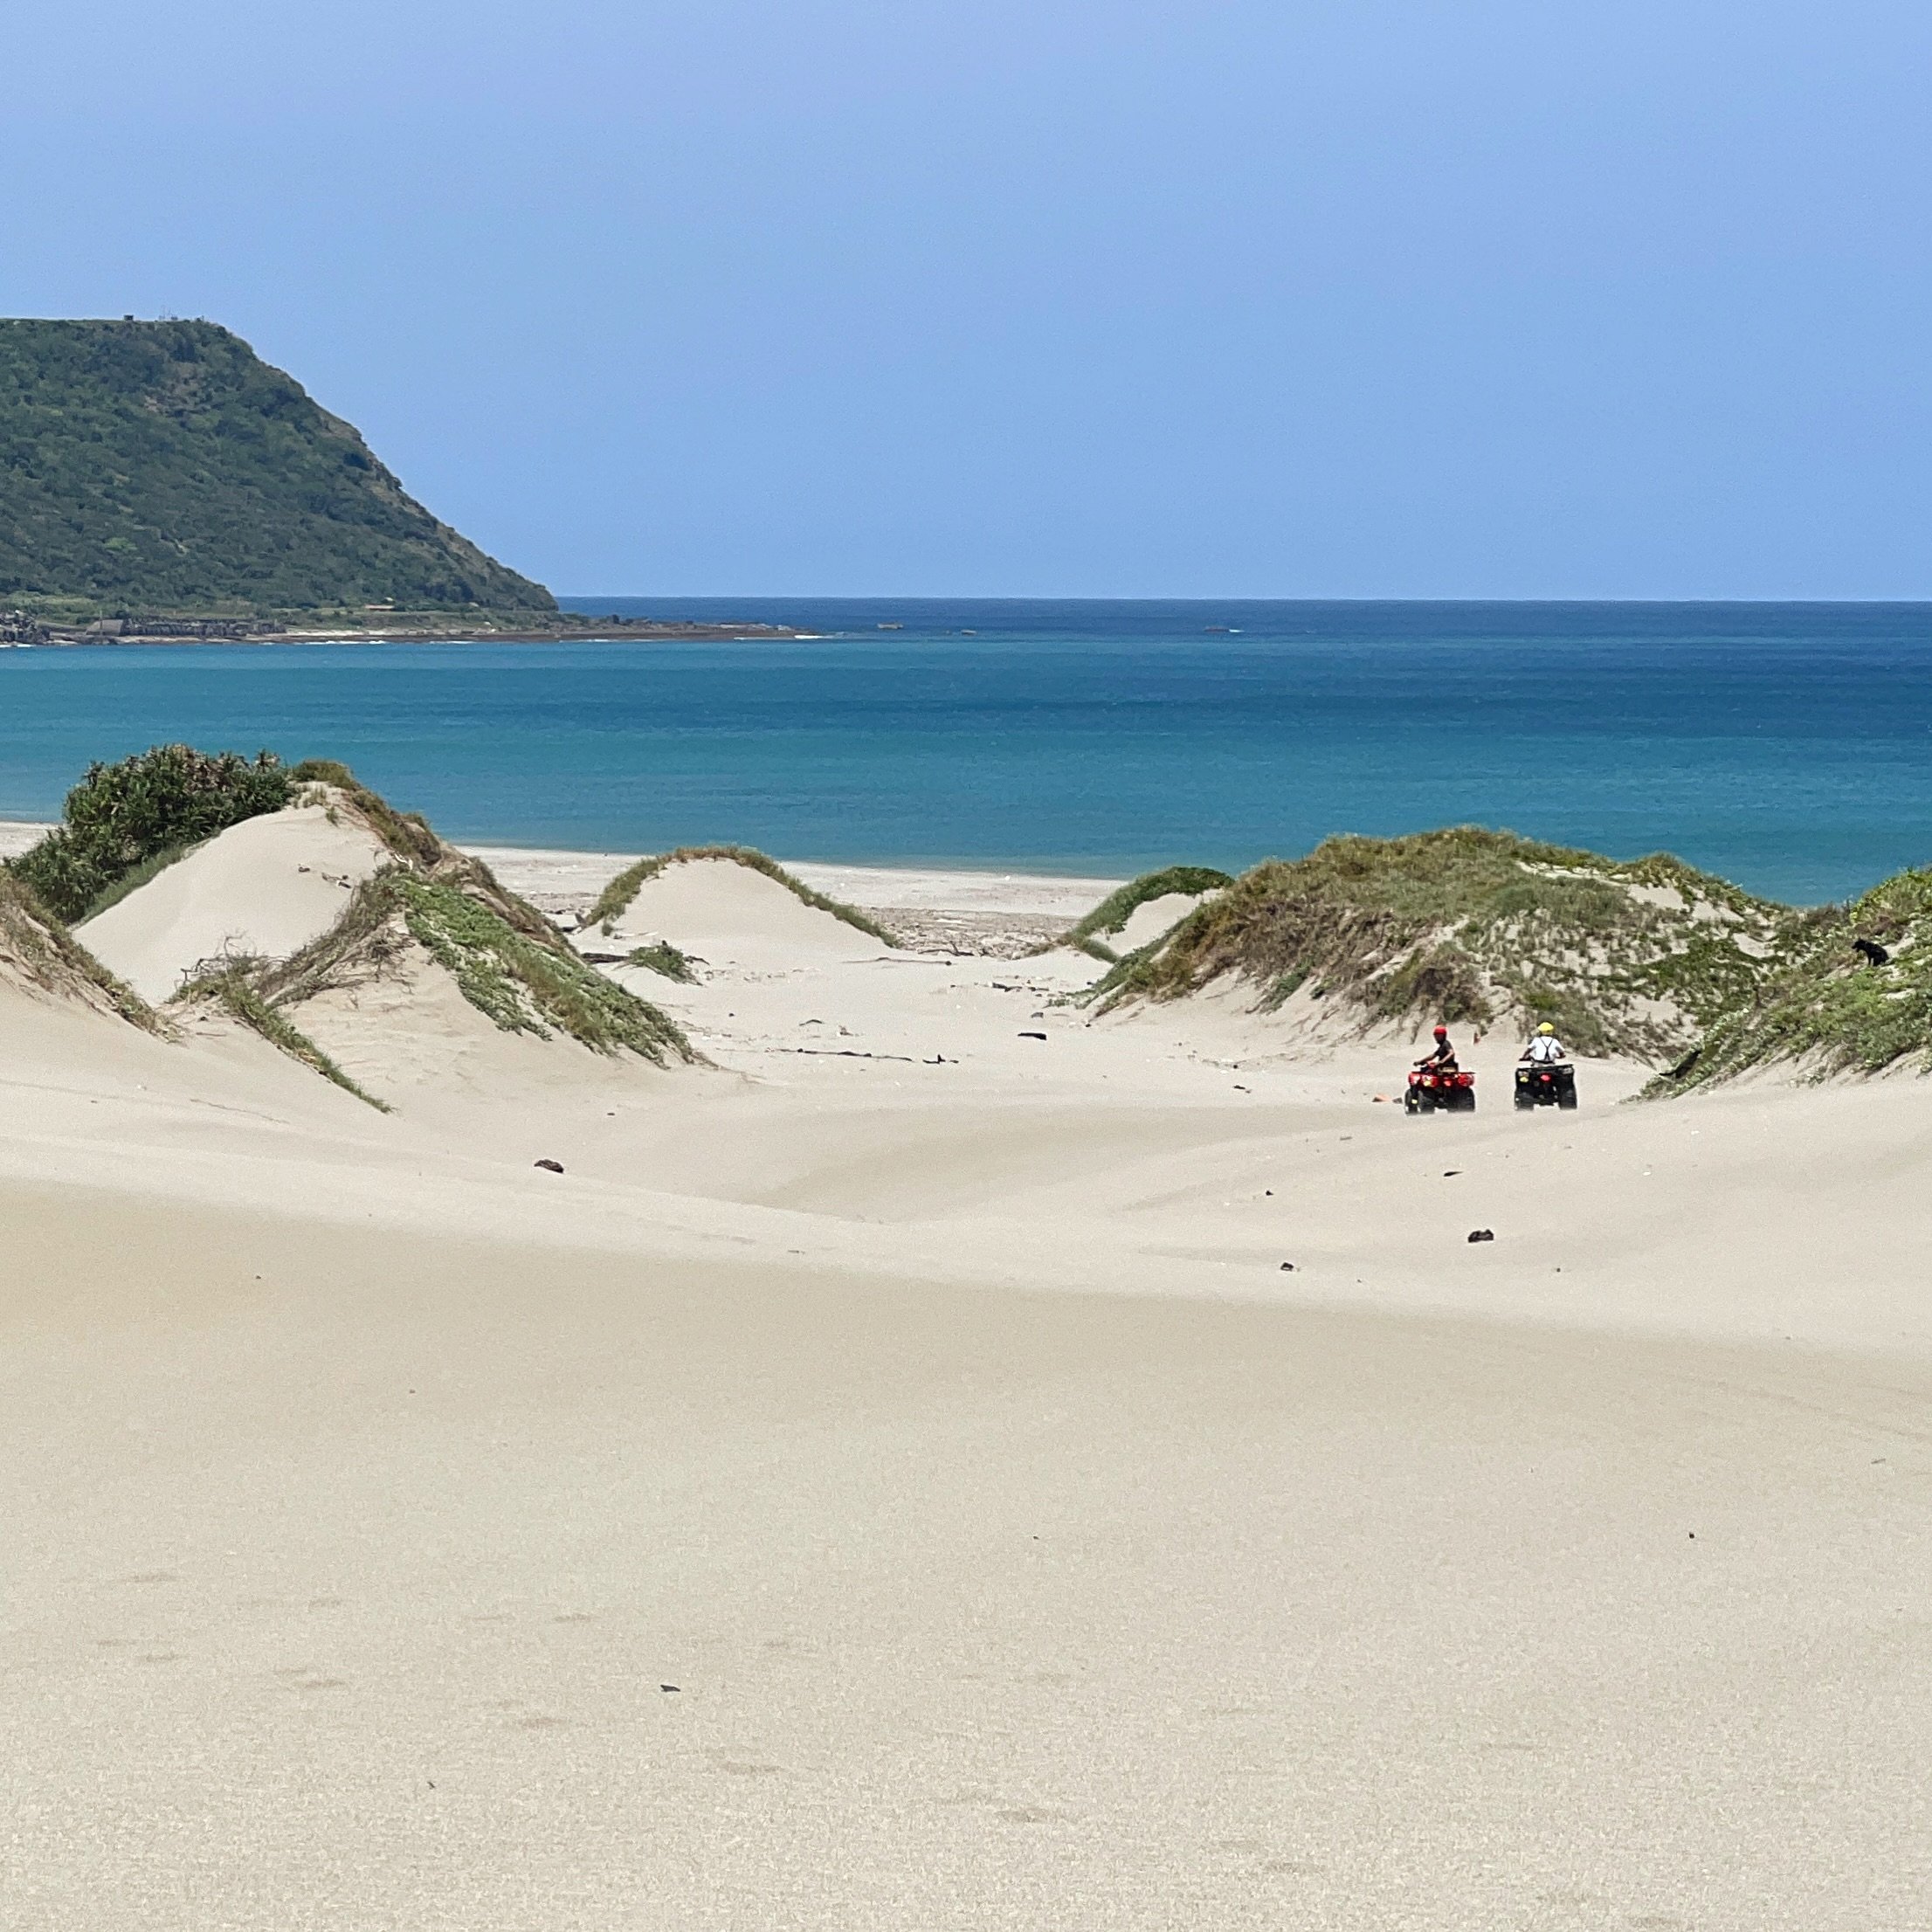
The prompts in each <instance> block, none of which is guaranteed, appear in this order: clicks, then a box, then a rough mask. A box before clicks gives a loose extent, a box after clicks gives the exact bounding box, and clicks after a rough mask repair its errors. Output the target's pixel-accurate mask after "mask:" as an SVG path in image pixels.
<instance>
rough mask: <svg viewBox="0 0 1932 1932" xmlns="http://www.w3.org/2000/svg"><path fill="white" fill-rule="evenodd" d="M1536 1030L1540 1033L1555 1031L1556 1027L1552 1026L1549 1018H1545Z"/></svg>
mask: <svg viewBox="0 0 1932 1932" xmlns="http://www.w3.org/2000/svg"><path fill="white" fill-rule="evenodd" d="M1536 1031H1537V1032H1539V1033H1554V1032H1556V1028H1555V1027H1554V1026H1552V1025H1550V1024H1549V1021H1548V1020H1545V1021H1544V1022H1543V1023H1542V1025H1541V1026H1539V1027H1538V1028H1537V1029H1536Z"/></svg>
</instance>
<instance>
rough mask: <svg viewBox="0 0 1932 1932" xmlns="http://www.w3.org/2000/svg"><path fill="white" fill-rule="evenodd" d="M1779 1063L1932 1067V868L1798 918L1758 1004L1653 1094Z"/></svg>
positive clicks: (1741, 1011)
mask: <svg viewBox="0 0 1932 1932" xmlns="http://www.w3.org/2000/svg"><path fill="white" fill-rule="evenodd" d="M1779 1064H1789V1065H1794V1066H1797V1067H1798V1068H1799V1069H1800V1070H1801V1071H1803V1072H1804V1073H1809V1074H1811V1076H1812V1077H1814V1078H1817V1079H1820V1080H1822V1079H1828V1078H1829V1077H1830V1076H1831V1075H1832V1074H1834V1073H1880V1072H1882V1071H1883V1070H1884V1069H1886V1068H1887V1067H1892V1066H1908V1067H1912V1068H1913V1069H1914V1070H1915V1071H1918V1072H1925V1071H1927V1070H1928V1069H1932V872H1904V873H1898V874H1896V875H1895V876H1894V877H1893V878H1891V879H1887V880H1885V881H1884V883H1883V884H1881V885H1879V886H1875V887H1873V889H1872V890H1871V891H1870V892H1868V893H1866V894H1865V895H1864V896H1863V897H1862V898H1860V899H1858V900H1853V902H1852V903H1851V904H1849V905H1846V906H1822V907H1816V908H1815V909H1813V910H1811V911H1810V912H1807V913H1801V914H1793V915H1792V916H1791V919H1790V920H1789V921H1787V922H1786V924H1785V925H1784V928H1782V929H1781V932H1780V935H1779V942H1778V945H1777V949H1776V951H1775V953H1774V954H1773V955H1772V956H1770V958H1768V959H1767V960H1765V961H1764V962H1763V964H1762V965H1761V966H1760V969H1759V974H1758V979H1757V982H1756V985H1755V986H1754V988H1753V990H1752V994H1751V997H1749V999H1748V1000H1741V1001H1739V1002H1738V1003H1736V1004H1735V1005H1734V1006H1733V1007H1732V1008H1731V1009H1730V1010H1729V1011H1726V1012H1724V1013H1723V1014H1722V1015H1720V1016H1719V1017H1718V1018H1717V1019H1716V1020H1715V1022H1714V1023H1713V1024H1712V1025H1711V1026H1710V1027H1709V1028H1708V1030H1707V1031H1706V1032H1705V1033H1704V1035H1703V1037H1702V1038H1701V1039H1700V1040H1699V1041H1698V1043H1697V1044H1696V1045H1695V1046H1694V1048H1693V1049H1692V1050H1691V1052H1688V1053H1687V1054H1686V1055H1685V1056H1684V1058H1683V1059H1680V1061H1678V1062H1677V1063H1676V1064H1675V1065H1673V1066H1672V1067H1671V1068H1670V1069H1669V1070H1668V1071H1667V1072H1666V1073H1662V1074H1660V1075H1659V1077H1658V1078H1657V1080H1654V1081H1653V1083H1652V1086H1651V1089H1650V1090H1651V1091H1652V1092H1653V1094H1676V1093H1683V1092H1685V1091H1687V1090H1688V1089H1689V1088H1691V1087H1701V1086H1703V1085H1706V1084H1708V1083H1709V1082H1711V1081H1715V1080H1728V1079H1730V1078H1733V1077H1734V1076H1735V1075H1737V1074H1740V1073H1749V1072H1750V1071H1752V1070H1753V1069H1755V1068H1758V1067H1763V1066H1775V1065H1779Z"/></svg>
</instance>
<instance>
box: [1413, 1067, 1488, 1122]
mask: <svg viewBox="0 0 1932 1932" xmlns="http://www.w3.org/2000/svg"><path fill="white" fill-rule="evenodd" d="M1438 1107H1440V1108H1441V1109H1442V1110H1443V1112H1444V1113H1446V1114H1473V1113H1474V1112H1475V1111H1476V1076H1475V1075H1474V1074H1473V1073H1469V1072H1467V1071H1466V1070H1465V1069H1464V1068H1462V1067H1459V1066H1442V1067H1438V1066H1417V1067H1411V1069H1410V1073H1409V1091H1408V1092H1407V1093H1406V1094H1404V1095H1403V1096H1402V1108H1403V1112H1404V1113H1405V1114H1433V1113H1434V1112H1435V1111H1436V1110H1437V1108H1438Z"/></svg>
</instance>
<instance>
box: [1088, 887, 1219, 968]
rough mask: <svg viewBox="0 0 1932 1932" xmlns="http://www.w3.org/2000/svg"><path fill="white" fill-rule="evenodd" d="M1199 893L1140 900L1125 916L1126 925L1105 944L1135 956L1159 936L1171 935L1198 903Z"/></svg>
mask: <svg viewBox="0 0 1932 1932" xmlns="http://www.w3.org/2000/svg"><path fill="white" fill-rule="evenodd" d="M1204 896H1205V894H1201V893H1163V894H1161V895H1160V897H1159V898H1158V899H1143V900H1142V901H1141V902H1140V904H1139V905H1138V906H1136V907H1135V908H1134V910H1133V911H1132V912H1130V913H1129V914H1128V915H1127V923H1126V924H1125V925H1124V926H1122V927H1121V929H1120V931H1119V932H1118V933H1116V934H1114V935H1110V937H1109V939H1108V944H1110V945H1111V946H1112V947H1113V949H1114V951H1115V952H1117V953H1132V952H1137V951H1138V950H1139V949H1141V948H1142V946H1151V945H1152V944H1153V943H1154V942H1155V941H1156V939H1158V938H1160V936H1161V935H1163V933H1168V932H1171V931H1172V930H1173V929H1174V928H1175V927H1176V926H1177V925H1179V924H1180V922H1181V921H1183V919H1185V918H1186V917H1187V915H1188V914H1190V912H1192V911H1193V910H1194V908H1195V907H1197V906H1198V905H1199V904H1200V903H1201V900H1202V899H1203V898H1204Z"/></svg>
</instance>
